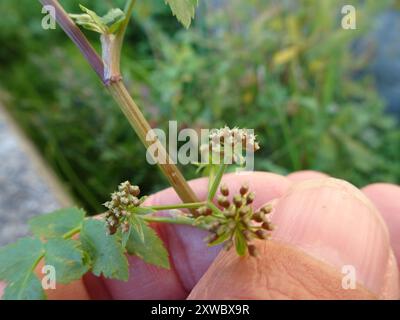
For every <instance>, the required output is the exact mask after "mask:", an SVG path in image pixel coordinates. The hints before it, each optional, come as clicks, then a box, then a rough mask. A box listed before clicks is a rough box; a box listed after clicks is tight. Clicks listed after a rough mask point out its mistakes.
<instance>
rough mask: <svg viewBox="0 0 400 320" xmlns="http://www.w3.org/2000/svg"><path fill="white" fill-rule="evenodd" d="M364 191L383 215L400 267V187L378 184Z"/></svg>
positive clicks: (367, 187)
mask: <svg viewBox="0 0 400 320" xmlns="http://www.w3.org/2000/svg"><path fill="white" fill-rule="evenodd" d="M362 191H363V192H364V194H366V196H367V197H368V198H369V199H370V200H371V201H372V202H373V203H374V205H375V207H376V208H377V209H378V210H379V212H380V213H381V214H382V216H383V219H384V220H385V222H386V224H387V226H388V229H389V233H390V241H391V244H392V248H393V251H394V254H395V256H396V258H397V263H398V266H400V187H399V186H397V185H394V184H389V183H376V184H371V185H369V186H366V187H364V188H363V189H362Z"/></svg>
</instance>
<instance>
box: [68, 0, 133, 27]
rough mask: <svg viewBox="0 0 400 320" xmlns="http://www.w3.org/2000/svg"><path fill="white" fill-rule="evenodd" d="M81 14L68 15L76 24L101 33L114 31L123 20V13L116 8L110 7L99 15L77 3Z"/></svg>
mask: <svg viewBox="0 0 400 320" xmlns="http://www.w3.org/2000/svg"><path fill="white" fill-rule="evenodd" d="M79 6H80V8H81V10H82V11H83V12H84V13H83V14H70V15H69V16H70V17H71V18H72V19H73V20H74V21H75V23H76V24H78V25H80V26H82V27H83V28H85V29H88V30H91V31H95V32H98V33H101V34H106V33H115V32H117V31H118V29H119V28H120V26H121V24H122V22H123V21H124V20H125V18H126V17H125V13H124V12H123V11H122V10H121V9H118V8H114V9H111V10H110V11H108V12H107V13H106V14H105V15H104V16H102V17H100V16H98V15H97V13H96V12H94V11H92V10H90V9H88V8H86V7H84V6H82V5H79Z"/></svg>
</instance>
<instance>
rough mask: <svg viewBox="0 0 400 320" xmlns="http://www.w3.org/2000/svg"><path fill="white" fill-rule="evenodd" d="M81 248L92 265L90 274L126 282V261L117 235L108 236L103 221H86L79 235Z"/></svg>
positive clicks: (127, 273)
mask: <svg viewBox="0 0 400 320" xmlns="http://www.w3.org/2000/svg"><path fill="white" fill-rule="evenodd" d="M80 239H81V242H82V248H83V249H84V250H85V251H86V252H87V254H88V256H89V257H90V260H91V264H92V272H93V273H94V274H95V275H97V276H100V275H101V274H103V275H104V277H106V278H113V279H119V280H125V281H127V280H128V278H129V271H128V260H127V259H126V256H125V254H124V249H123V247H122V246H121V243H120V241H119V239H118V237H117V235H113V236H111V235H108V234H107V228H106V225H105V223H104V221H100V220H93V219H91V220H86V221H85V222H84V223H83V227H82V231H81V234H80Z"/></svg>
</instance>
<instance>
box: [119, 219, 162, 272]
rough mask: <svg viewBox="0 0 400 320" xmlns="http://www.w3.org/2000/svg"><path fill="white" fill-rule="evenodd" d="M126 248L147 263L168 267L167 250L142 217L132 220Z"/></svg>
mask: <svg viewBox="0 0 400 320" xmlns="http://www.w3.org/2000/svg"><path fill="white" fill-rule="evenodd" d="M133 223H134V224H137V225H135V226H132V227H131V230H130V234H129V239H128V241H127V243H126V249H127V251H128V253H129V254H131V255H135V256H137V257H139V258H141V259H142V260H144V261H145V262H147V263H149V264H153V265H156V266H159V267H162V268H166V269H169V259H168V251H167V250H166V249H165V247H164V244H163V242H162V240H161V239H160V238H159V236H158V235H157V233H156V232H155V231H154V230H153V229H152V228H151V227H150V226H149V225H148V224H147V222H146V221H144V220H143V219H141V218H139V216H138V218H137V219H135V220H134V221H133Z"/></svg>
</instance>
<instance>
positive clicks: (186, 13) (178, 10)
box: [166, 0, 198, 28]
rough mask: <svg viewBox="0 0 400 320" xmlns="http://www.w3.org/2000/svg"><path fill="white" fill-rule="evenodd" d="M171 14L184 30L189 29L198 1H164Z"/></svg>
mask: <svg viewBox="0 0 400 320" xmlns="http://www.w3.org/2000/svg"><path fill="white" fill-rule="evenodd" d="M166 3H167V4H168V5H169V6H170V7H171V10H172V13H173V15H174V16H176V18H177V19H178V21H179V22H180V23H182V24H183V25H184V26H185V28H189V26H190V23H191V22H192V19H194V16H195V12H196V7H197V5H198V0H166Z"/></svg>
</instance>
